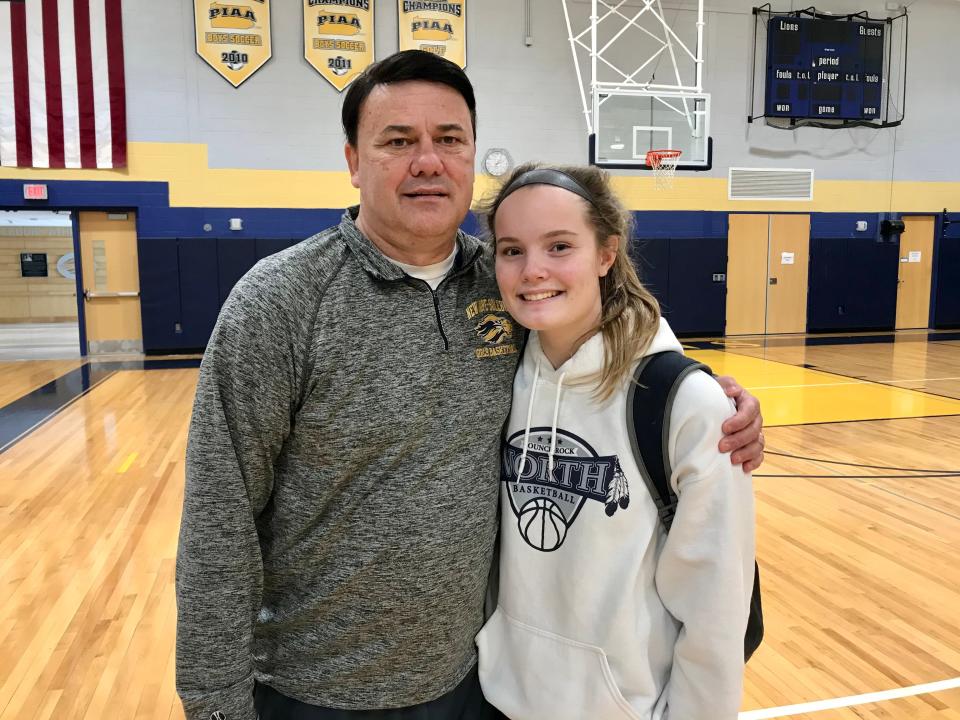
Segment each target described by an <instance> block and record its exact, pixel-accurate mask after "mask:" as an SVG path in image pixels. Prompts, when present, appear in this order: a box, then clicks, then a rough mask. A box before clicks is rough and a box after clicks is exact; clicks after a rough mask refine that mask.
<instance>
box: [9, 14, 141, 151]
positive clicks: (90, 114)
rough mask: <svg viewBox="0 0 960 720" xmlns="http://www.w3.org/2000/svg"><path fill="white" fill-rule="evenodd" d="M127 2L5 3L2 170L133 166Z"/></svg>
mask: <svg viewBox="0 0 960 720" xmlns="http://www.w3.org/2000/svg"><path fill="white" fill-rule="evenodd" d="M120 2H121V0H0V165H3V166H5V167H34V168H114V167H125V166H126V164H127V108H126V98H125V90H124V73H123V29H122V25H121V17H120Z"/></svg>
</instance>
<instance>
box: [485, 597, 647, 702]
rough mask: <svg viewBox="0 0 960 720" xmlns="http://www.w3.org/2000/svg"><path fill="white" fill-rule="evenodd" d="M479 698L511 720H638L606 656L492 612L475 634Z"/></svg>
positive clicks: (579, 643)
mask: <svg viewBox="0 0 960 720" xmlns="http://www.w3.org/2000/svg"><path fill="white" fill-rule="evenodd" d="M477 647H478V650H479V656H480V662H479V672H480V684H481V685H482V687H483V694H484V696H486V698H487V700H489V701H490V702H491V703H493V705H495V706H496V707H497V708H499V709H500V710H501V711H502V712H503V713H504V714H506V715H507V716H508V717H510V718H511V720H584V718H591V719H593V720H640V715H639V714H638V713H637V712H636V711H635V710H634V709H633V708H632V707H631V706H630V703H628V702H627V701H626V698H624V697H623V695H622V694H621V693H620V690H619V689H618V688H617V685H616V683H615V682H614V679H613V673H612V672H611V671H610V665H609V663H608V662H607V656H606V654H605V653H604V652H603V650H602V649H601V648H599V647H596V646H595V645H588V644H586V643H581V642H577V641H576V640H570V639H568V638H565V637H562V636H560V635H555V634H554V633H551V632H547V631H546V630H540V629H538V628H535V627H532V626H530V625H527V624H525V623H522V622H520V621H519V620H516V619H514V618H512V617H510V616H509V615H507V614H506V613H505V612H503V609H502V608H498V609H497V611H496V612H495V613H494V614H493V616H492V617H491V618H490V620H489V621H487V624H486V625H484V626H483V628H482V629H481V630H480V633H479V634H478V635H477Z"/></svg>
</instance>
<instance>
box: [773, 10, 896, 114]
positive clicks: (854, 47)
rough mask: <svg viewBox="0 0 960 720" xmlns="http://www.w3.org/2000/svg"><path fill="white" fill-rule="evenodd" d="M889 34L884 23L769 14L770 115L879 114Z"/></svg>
mask: <svg viewBox="0 0 960 720" xmlns="http://www.w3.org/2000/svg"><path fill="white" fill-rule="evenodd" d="M885 33H886V24H885V23H884V22H869V21H859V20H848V19H843V20H830V19H821V18H804V17H790V16H783V15H780V16H774V17H772V18H770V20H769V22H768V25H767V93H766V115H767V116H768V117H786V118H822V119H836V120H876V119H878V118H879V117H880V110H881V105H882V99H883V81H882V80H883V69H884V68H883V58H884V42H885Z"/></svg>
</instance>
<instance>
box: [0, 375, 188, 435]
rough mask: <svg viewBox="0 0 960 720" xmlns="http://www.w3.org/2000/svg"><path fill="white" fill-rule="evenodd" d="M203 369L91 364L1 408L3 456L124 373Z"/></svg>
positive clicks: (0, 422)
mask: <svg viewBox="0 0 960 720" xmlns="http://www.w3.org/2000/svg"><path fill="white" fill-rule="evenodd" d="M196 367H200V360H199V359H177V360H123V361H116V362H90V363H87V364H85V365H82V366H80V367H79V368H76V369H75V370H71V371H70V372H68V373H67V374H66V375H61V376H60V377H58V378H57V379H56V380H52V381H50V382H48V383H47V384H46V385H43V386H42V387H39V388H37V389H36V390H34V391H32V392H29V393H27V394H26V395H24V396H23V397H21V398H18V399H17V400H14V401H13V402H12V403H9V404H8V405H5V406H4V407H2V408H0V453H2V452H4V451H5V450H7V449H8V448H10V447H12V446H13V445H15V444H16V443H17V442H18V441H19V440H21V439H23V438H24V437H26V436H27V435H28V434H30V433H31V432H32V431H33V430H35V429H37V428H38V427H40V426H41V425H43V424H44V423H46V422H47V421H49V420H50V419H51V418H53V417H54V416H55V415H56V414H57V413H59V412H61V411H62V410H64V409H65V408H66V407H68V406H69V405H70V404H71V403H73V402H74V401H76V400H77V399H78V398H80V397H83V396H84V395H86V394H87V393H88V392H90V390H92V389H93V388H94V387H96V386H97V385H99V384H100V383H102V382H104V381H105V380H107V379H108V378H110V377H111V376H112V375H113V374H114V373H116V372H119V371H121V370H171V369H181V368H196Z"/></svg>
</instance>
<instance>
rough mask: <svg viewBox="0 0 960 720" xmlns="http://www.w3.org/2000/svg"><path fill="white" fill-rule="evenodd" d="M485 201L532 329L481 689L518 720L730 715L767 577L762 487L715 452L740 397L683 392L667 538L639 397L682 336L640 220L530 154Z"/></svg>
mask: <svg viewBox="0 0 960 720" xmlns="http://www.w3.org/2000/svg"><path fill="white" fill-rule="evenodd" d="M487 211H488V212H487V219H488V225H489V230H490V234H491V235H492V238H493V241H494V247H495V253H496V275H497V282H498V284H499V286H500V290H501V293H502V296H503V300H504V302H505V303H506V306H507V309H508V310H509V311H510V313H511V314H512V315H513V317H514V319H515V320H516V321H517V322H519V323H520V324H522V325H524V326H525V327H527V328H529V329H530V330H531V331H532V332H531V333H530V336H529V340H528V343H527V346H526V349H525V351H524V355H523V359H522V362H521V365H520V368H519V370H518V372H517V376H516V379H515V381H514V386H513V393H514V394H513V406H512V410H511V414H510V419H509V421H508V426H507V432H506V434H505V443H506V445H505V447H504V449H503V469H502V480H503V484H502V486H501V556H500V594H499V604H498V607H497V610H496V612H495V613H494V615H493V616H492V617H491V618H490V620H489V621H488V622H487V624H486V625H485V626H484V628H483V629H482V630H481V632H480V634H479V635H478V637H477V643H478V646H479V650H480V680H481V683H482V686H483V692H484V695H485V696H486V697H487V699H488V700H489V701H490V702H491V703H493V704H494V705H495V706H497V707H498V708H499V709H500V710H501V711H503V712H504V713H505V714H506V715H507V716H508V717H509V718H511V720H535V719H543V720H565V719H569V720H585V719H589V720H613V719H619V718H632V719H634V720H637V719H638V718H642V719H643V720H648V719H650V720H664V719H665V718H672V720H732V719H733V718H736V716H737V711H738V709H739V705H740V698H741V692H742V682H743V653H744V631H745V629H746V625H747V616H748V611H749V603H750V596H751V590H752V587H753V573H754V547H753V494H752V487H751V480H750V477H749V475H747V474H745V473H744V472H743V470H742V468H741V467H740V466H733V465H731V463H730V459H729V455H728V454H721V453H720V452H719V450H718V449H717V443H718V441H719V440H720V437H721V435H722V431H721V425H722V424H723V422H724V420H726V419H727V418H728V417H730V416H731V415H732V414H733V404H732V403H731V401H730V400H729V399H727V397H726V396H725V395H724V392H723V391H722V390H721V388H720V386H719V385H718V384H717V383H716V382H715V381H714V379H713V378H711V377H710V376H709V375H707V374H706V373H702V372H693V373H690V374H689V375H688V376H687V377H686V378H685V379H684V380H683V381H682V383H681V384H680V386H679V390H678V392H677V394H676V397H675V400H674V402H673V406H672V413H671V416H670V425H669V427H670V433H669V437H668V438H666V439H665V441H666V444H667V445H666V450H667V452H668V456H669V459H670V463H671V466H672V468H673V472H672V475H671V477H670V482H671V485H672V487H673V489H674V491H675V492H676V493H677V495H678V496H679V504H678V508H677V513H676V516H675V519H674V521H673V525H672V528H671V530H670V533H669V535H667V534H665V532H664V531H663V529H662V527H661V524H660V521H659V518H658V515H657V509H656V506H655V504H654V501H653V499H652V498H651V497H650V495H649V493H648V492H647V489H646V485H645V483H644V480H643V478H642V476H641V475H640V472H641V471H640V469H639V467H638V465H637V462H636V461H635V460H634V454H633V452H632V449H631V438H630V436H629V432H628V428H627V423H626V404H627V393H628V391H629V387H630V383H631V382H632V379H631V378H632V376H633V372H634V370H635V368H636V367H637V364H638V363H639V362H640V361H641V359H642V358H643V357H644V356H647V355H650V354H652V353H657V352H661V351H664V350H675V351H681V346H680V343H679V342H678V341H677V339H676V337H675V336H674V334H673V332H672V331H671V330H670V328H669V326H668V325H667V323H666V321H664V320H663V319H662V318H661V317H660V312H659V307H658V305H657V302H656V300H655V299H654V298H653V296H652V295H651V294H650V293H649V292H648V291H647V290H646V289H645V288H644V287H643V285H642V284H641V283H640V280H639V279H638V277H637V274H636V272H635V270H634V268H633V265H632V263H631V261H630V259H629V256H628V254H627V242H628V240H629V238H630V235H629V224H628V218H629V215H628V214H627V213H626V212H625V211H624V209H623V207H622V206H621V205H620V203H619V202H618V201H617V199H616V197H615V195H614V194H613V192H612V191H611V189H610V187H609V182H608V179H607V177H606V175H605V174H604V173H602V172H601V171H600V170H597V169H596V168H543V167H537V166H532V165H526V166H523V167H520V168H518V169H517V170H516V171H515V172H514V173H513V174H512V175H511V177H510V178H509V179H508V180H507V181H506V183H505V184H504V185H503V187H502V188H501V189H500V191H499V192H498V193H497V195H496V197H495V198H494V199H493V200H492V202H491V203H490V205H489V207H488V208H487ZM614 486H615V487H614ZM631 491H632V492H631ZM611 492H614V493H615V496H616V497H617V498H620V500H621V502H619V503H617V502H613V503H611V502H610V500H611V497H613V495H611ZM624 497H626V498H629V501H627V502H624V501H623V498H624Z"/></svg>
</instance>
